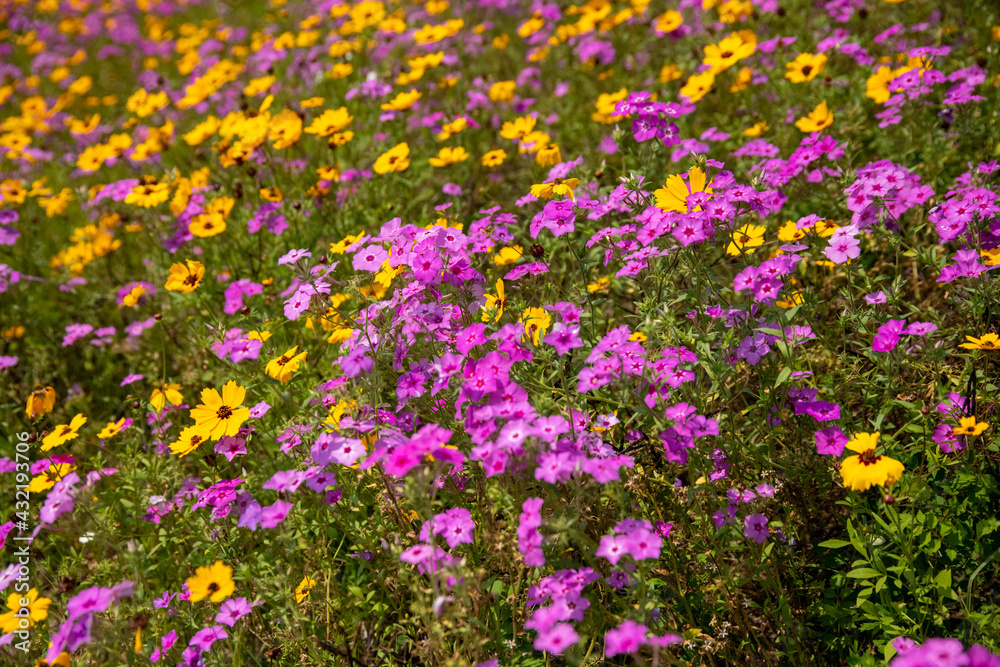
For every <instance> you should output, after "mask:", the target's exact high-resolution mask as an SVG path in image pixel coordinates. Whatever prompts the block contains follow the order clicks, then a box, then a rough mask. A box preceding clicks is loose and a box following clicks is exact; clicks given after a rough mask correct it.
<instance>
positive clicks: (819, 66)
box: [785, 53, 827, 83]
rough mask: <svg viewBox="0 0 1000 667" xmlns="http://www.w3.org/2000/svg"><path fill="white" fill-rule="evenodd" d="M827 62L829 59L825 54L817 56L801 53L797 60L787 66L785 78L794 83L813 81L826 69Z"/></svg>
mask: <svg viewBox="0 0 1000 667" xmlns="http://www.w3.org/2000/svg"><path fill="white" fill-rule="evenodd" d="M826 61H827V57H826V54H825V53H819V54H816V55H813V54H811V53H800V54H799V55H798V57H797V58H796V59H795V60H793V61H792V62H790V63H786V64H785V67H786V68H787V70H788V71H787V72H785V78H786V79H788V80H789V81H791V82H792V83H802V82H803V81H812V80H813V79H815V78H816V77H817V76H818V75H819V73H820V72H822V71H823V70H824V69H825V68H826Z"/></svg>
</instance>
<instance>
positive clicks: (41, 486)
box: [28, 463, 76, 493]
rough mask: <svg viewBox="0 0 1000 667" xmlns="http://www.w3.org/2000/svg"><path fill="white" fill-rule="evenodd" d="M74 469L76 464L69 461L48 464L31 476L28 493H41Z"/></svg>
mask: <svg viewBox="0 0 1000 667" xmlns="http://www.w3.org/2000/svg"><path fill="white" fill-rule="evenodd" d="M74 470H76V466H75V465H73V464H71V463H56V464H54V465H50V466H49V468H48V470H46V471H45V472H43V473H42V474H40V475H37V476H36V477H32V478H31V481H30V482H28V493H41V492H42V491H47V490H49V489H51V488H52V487H53V486H55V485H56V482H58V481H59V480H61V479H62V478H63V477H65V476H66V475H68V474H70V473H71V472H73V471H74Z"/></svg>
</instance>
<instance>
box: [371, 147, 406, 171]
mask: <svg viewBox="0 0 1000 667" xmlns="http://www.w3.org/2000/svg"><path fill="white" fill-rule="evenodd" d="M409 155H410V146H409V145H408V144H407V143H406V142H405V141H404V142H403V143H401V144H396V145H395V146H393V147H392V148H390V149H389V150H387V151H386V152H385V153H382V155H379V156H378V159H377V160H375V166H374V167H373V169H374V170H375V173H376V174H379V175H380V176H381V175H382V174H387V173H389V172H390V171H406V168H407V167H409V166H410V158H409Z"/></svg>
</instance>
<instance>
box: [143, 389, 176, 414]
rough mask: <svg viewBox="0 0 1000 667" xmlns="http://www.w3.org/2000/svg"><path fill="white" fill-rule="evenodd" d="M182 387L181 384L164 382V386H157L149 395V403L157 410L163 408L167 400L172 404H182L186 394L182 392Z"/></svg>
mask: <svg viewBox="0 0 1000 667" xmlns="http://www.w3.org/2000/svg"><path fill="white" fill-rule="evenodd" d="M180 388H181V386H180V385H179V384H164V385H163V386H162V387H157V388H156V389H154V390H153V394H152V395H151V396H150V397H149V404H150V405H152V406H153V409H154V410H156V411H157V412H159V411H160V410H162V409H163V406H165V405H166V404H167V401H169V402H170V405H180V404H181V403H182V402H183V401H184V394H182V393H181V392H180Z"/></svg>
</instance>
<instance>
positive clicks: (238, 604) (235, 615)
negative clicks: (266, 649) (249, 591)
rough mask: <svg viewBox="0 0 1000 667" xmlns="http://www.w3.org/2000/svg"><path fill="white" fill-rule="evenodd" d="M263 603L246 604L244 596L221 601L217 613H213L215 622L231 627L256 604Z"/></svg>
mask: <svg viewBox="0 0 1000 667" xmlns="http://www.w3.org/2000/svg"><path fill="white" fill-rule="evenodd" d="M260 604H263V603H262V602H254V603H253V604H248V603H247V599H246V598H237V599H235V600H226V601H225V602H223V603H222V606H221V607H220V608H219V613H218V614H216V615H215V622H216V623H222V624H223V625H228V626H229V627H233V626H234V625H236V621H238V620H240V619H241V618H243V617H244V616H246V615H247V614H249V613H250V612H251V611H253V608H254V607H256V606H257V605H260Z"/></svg>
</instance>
